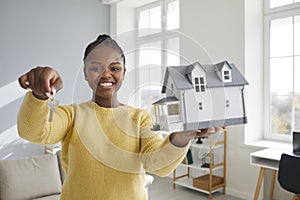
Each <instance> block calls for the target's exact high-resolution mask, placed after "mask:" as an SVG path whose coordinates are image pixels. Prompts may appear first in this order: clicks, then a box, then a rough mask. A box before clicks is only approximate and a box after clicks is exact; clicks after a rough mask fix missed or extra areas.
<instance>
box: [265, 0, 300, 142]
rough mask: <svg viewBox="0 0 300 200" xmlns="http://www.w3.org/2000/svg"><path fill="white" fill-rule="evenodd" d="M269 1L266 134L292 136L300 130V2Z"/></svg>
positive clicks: (267, 2) (266, 30)
mask: <svg viewBox="0 0 300 200" xmlns="http://www.w3.org/2000/svg"><path fill="white" fill-rule="evenodd" d="M297 2H299V0H298V1H295V0H294V1H293V0H288V1H277V0H266V5H269V6H268V7H267V8H266V9H265V38H266V44H265V48H266V49H265V52H266V53H265V69H266V72H267V73H265V80H267V81H266V85H265V86H266V91H269V93H267V94H266V99H267V100H268V101H266V105H265V108H266V110H265V113H267V114H266V116H268V121H267V123H265V124H267V126H266V127H265V129H266V130H265V133H266V134H265V137H266V138H271V139H276V138H283V139H284V137H286V139H289V138H290V135H291V132H292V130H300V3H297Z"/></svg>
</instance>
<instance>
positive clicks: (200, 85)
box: [194, 77, 205, 93]
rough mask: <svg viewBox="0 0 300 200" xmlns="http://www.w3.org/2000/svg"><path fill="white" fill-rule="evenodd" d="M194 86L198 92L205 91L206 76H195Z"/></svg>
mask: <svg viewBox="0 0 300 200" xmlns="http://www.w3.org/2000/svg"><path fill="white" fill-rule="evenodd" d="M194 87H195V91H196V92H197V93H198V92H205V81H204V77H195V78H194Z"/></svg>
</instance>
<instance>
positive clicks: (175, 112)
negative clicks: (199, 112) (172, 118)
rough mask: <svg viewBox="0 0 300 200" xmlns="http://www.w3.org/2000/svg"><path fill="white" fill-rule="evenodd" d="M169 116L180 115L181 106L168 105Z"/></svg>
mask: <svg viewBox="0 0 300 200" xmlns="http://www.w3.org/2000/svg"><path fill="white" fill-rule="evenodd" d="M168 114H169V115H179V114H180V113H179V105H178V104H171V105H168Z"/></svg>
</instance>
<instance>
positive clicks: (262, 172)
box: [254, 167, 265, 200]
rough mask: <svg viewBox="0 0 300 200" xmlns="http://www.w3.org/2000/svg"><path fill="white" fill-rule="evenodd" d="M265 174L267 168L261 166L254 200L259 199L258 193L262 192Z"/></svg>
mask: <svg viewBox="0 0 300 200" xmlns="http://www.w3.org/2000/svg"><path fill="white" fill-rule="evenodd" d="M264 174H265V168H263V167H261V168H260V171H259V177H258V180H257V184H256V190H255V196H254V200H258V195H259V192H260V188H261V184H262V181H263V178H264Z"/></svg>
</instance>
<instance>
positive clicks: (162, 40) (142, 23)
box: [136, 0, 180, 110]
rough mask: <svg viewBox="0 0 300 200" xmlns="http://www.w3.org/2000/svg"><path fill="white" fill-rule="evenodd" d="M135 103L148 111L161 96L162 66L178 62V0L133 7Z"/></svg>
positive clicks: (163, 0) (163, 69) (163, 68)
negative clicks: (136, 68)
mask: <svg viewBox="0 0 300 200" xmlns="http://www.w3.org/2000/svg"><path fill="white" fill-rule="evenodd" d="M136 16H137V39H136V40H137V41H136V43H137V49H138V50H137V67H138V70H137V73H138V74H137V75H138V81H137V84H138V93H139V95H138V96H139V99H137V102H138V105H137V106H139V107H141V108H144V109H148V110H150V108H151V105H152V103H153V102H155V101H156V100H158V99H160V98H161V97H162V94H161V89H162V81H163V76H164V72H165V68H166V66H174V65H179V64H180V57H179V36H178V29H179V0H161V1H156V2H154V3H151V4H149V5H145V6H142V7H140V8H137V10H136Z"/></svg>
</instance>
